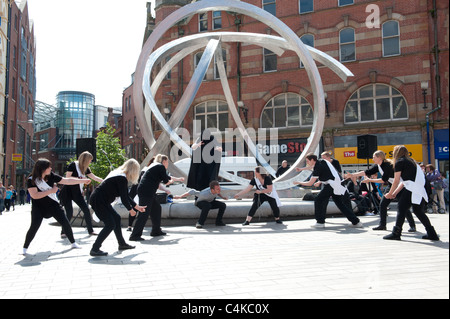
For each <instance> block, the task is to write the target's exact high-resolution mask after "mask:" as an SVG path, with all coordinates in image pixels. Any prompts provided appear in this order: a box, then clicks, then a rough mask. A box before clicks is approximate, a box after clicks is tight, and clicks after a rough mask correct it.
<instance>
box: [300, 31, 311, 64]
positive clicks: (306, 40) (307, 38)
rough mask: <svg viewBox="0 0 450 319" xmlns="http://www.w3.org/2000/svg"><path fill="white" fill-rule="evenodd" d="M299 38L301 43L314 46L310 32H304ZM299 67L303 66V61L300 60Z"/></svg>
mask: <svg viewBox="0 0 450 319" xmlns="http://www.w3.org/2000/svg"><path fill="white" fill-rule="evenodd" d="M300 40H302V42H303V44H306V45H309V46H310V47H313V48H314V36H313V35H312V34H305V35H302V36H301V37H300ZM300 67H301V68H303V67H304V65H303V62H301V61H300Z"/></svg>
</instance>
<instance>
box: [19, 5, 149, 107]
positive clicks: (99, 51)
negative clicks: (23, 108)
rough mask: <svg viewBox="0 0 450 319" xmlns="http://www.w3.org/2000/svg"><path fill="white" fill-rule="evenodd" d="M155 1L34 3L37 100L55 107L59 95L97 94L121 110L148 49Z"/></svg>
mask: <svg viewBox="0 0 450 319" xmlns="http://www.w3.org/2000/svg"><path fill="white" fill-rule="evenodd" d="M149 1H150V0H130V1H123V0H28V12H29V17H30V19H31V20H33V21H34V35H35V39H36V82H37V83H36V85H37V89H36V100H38V101H41V102H45V103H47V104H52V105H55V104H56V95H57V94H58V92H60V91H82V92H87V93H91V94H94V95H95V103H96V104H97V105H103V106H106V107H113V108H117V109H120V108H121V106H122V92H123V90H124V89H125V88H127V87H128V86H130V84H131V75H132V74H133V73H134V71H135V69H136V64H137V61H138V58H139V55H140V52H141V49H142V44H143V43H142V41H143V37H144V32H145V26H146V22H147V7H146V3H147V2H149ZM152 2H153V3H154V0H152ZM152 8H154V5H153V4H152Z"/></svg>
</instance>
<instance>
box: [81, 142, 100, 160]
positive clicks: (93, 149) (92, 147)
mask: <svg viewBox="0 0 450 319" xmlns="http://www.w3.org/2000/svg"><path fill="white" fill-rule="evenodd" d="M85 151H88V152H89V153H91V154H92V156H93V157H94V158H93V159H92V161H93V162H95V161H96V160H97V143H96V141H95V138H77V158H78V157H79V156H80V154H81V153H83V152H85Z"/></svg>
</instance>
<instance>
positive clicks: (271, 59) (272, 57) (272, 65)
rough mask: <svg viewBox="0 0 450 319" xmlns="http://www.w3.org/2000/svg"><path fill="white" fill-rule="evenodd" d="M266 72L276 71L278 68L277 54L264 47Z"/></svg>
mask: <svg viewBox="0 0 450 319" xmlns="http://www.w3.org/2000/svg"><path fill="white" fill-rule="evenodd" d="M263 56H264V72H274V71H276V70H277V55H276V54H275V53H273V52H272V51H270V50H267V49H265V48H264V49H263Z"/></svg>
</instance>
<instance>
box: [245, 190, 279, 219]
mask: <svg viewBox="0 0 450 319" xmlns="http://www.w3.org/2000/svg"><path fill="white" fill-rule="evenodd" d="M264 202H269V205H270V208H272V212H273V216H274V217H275V218H278V217H280V208H279V207H278V205H277V200H276V199H275V198H272V197H270V196H267V195H266V194H255V195H254V196H253V204H252V207H250V211H249V212H248V214H247V215H248V216H250V217H253V216H254V215H255V213H256V211H257V210H258V208H259V206H261V205H262V204H263V203H264Z"/></svg>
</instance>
